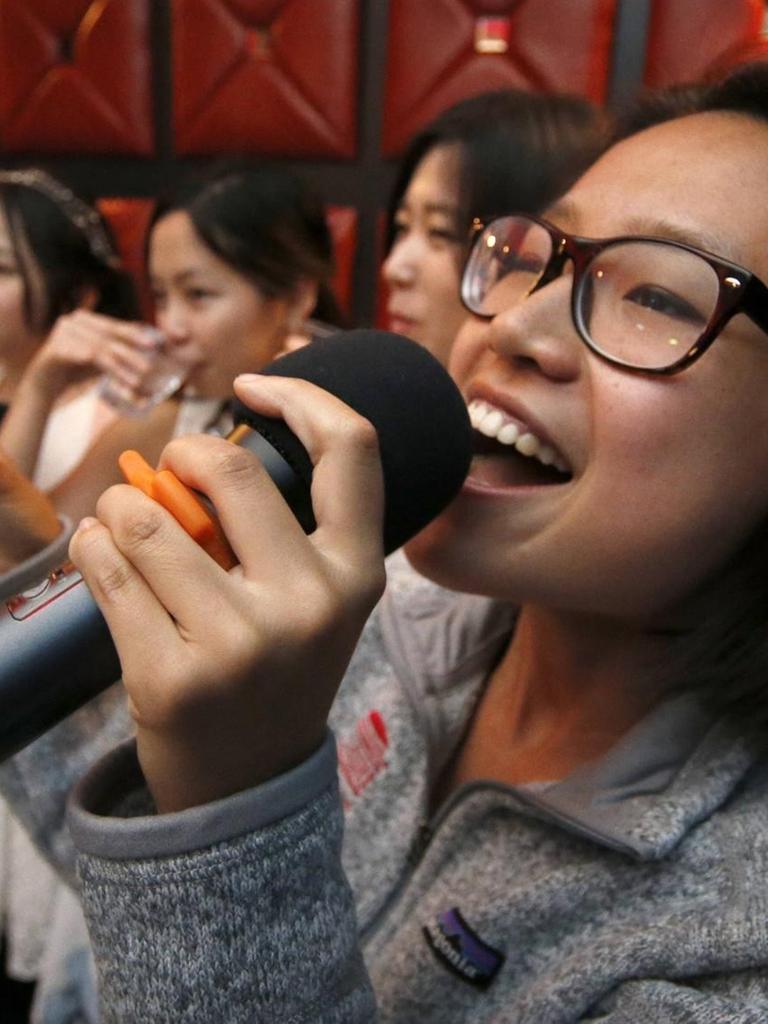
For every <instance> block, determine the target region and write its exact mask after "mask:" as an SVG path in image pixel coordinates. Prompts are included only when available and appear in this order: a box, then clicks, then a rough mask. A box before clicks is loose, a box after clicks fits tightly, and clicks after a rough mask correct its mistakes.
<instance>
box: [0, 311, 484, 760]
mask: <svg viewBox="0 0 768 1024" xmlns="http://www.w3.org/2000/svg"><path fill="white" fill-rule="evenodd" d="M261 372H262V373H265V374H275V375H279V376H284V377H299V378H303V379H304V380H308V381H311V382H312V383H314V384H317V385H319V386H320V387H321V388H323V389H324V390H326V391H329V392H330V393H331V394H333V395H336V396H337V397H338V398H340V399H341V400H342V401H343V402H345V403H346V404H347V405H349V406H350V407H351V408H353V409H354V410H356V411H357V412H359V413H360V414H361V415H363V416H365V417H366V419H368V420H370V422H371V423H372V424H373V426H374V427H375V428H376V432H377V434H378V439H379V450H380V454H381V463H382V469H383V475H384V493H385V511H384V549H385V551H386V553H389V552H391V551H394V550H395V549H396V548H398V547H400V546H401V545H402V544H404V543H405V541H407V540H408V539H409V538H410V537H412V536H414V535H415V534H416V533H418V532H419V530H421V529H422V528H423V527H424V526H426V525H427V523H429V522H430V521H431V520H432V519H434V517H435V516H436V515H437V514H438V513H439V512H440V511H441V510H442V509H443V508H444V507H445V506H446V505H447V504H448V503H449V502H450V501H451V499H452V498H453V497H454V496H455V495H456V494H457V493H458V491H459V489H460V488H461V485H462V483H463V481H464V478H465V476H466V474H467V470H468V469H469V462H470V459H471V454H472V442H471V428H470V424H469V418H468V416H467V410H466V406H465V404H464V401H463V399H462V397H461V395H460V394H459V391H458V389H457V388H456V386H455V384H454V383H453V381H452V380H451V378H450V377H449V376H448V374H447V373H446V371H445V370H444V369H443V367H442V366H441V364H440V363H439V362H438V361H437V360H436V359H435V358H434V357H433V356H432V355H430V353H428V352H427V351H426V349H423V348H422V347H421V346H419V345H416V344H415V343H414V342H412V341H408V340H407V339H405V338H402V337H400V336H399V335H396V334H389V333H387V332H385V331H349V332H344V333H340V334H336V335H333V336H331V337H328V338H321V339H319V340H317V341H314V342H312V343H311V344H310V345H307V346H306V347H305V348H302V349H299V350H298V351H296V352H292V353H290V354H289V355H286V356H283V357H281V358H280V359H278V360H276V361H275V362H274V363H271V364H270V365H269V366H268V367H266V368H265V369H264V370H262V371H261ZM234 415H235V422H236V423H237V424H238V425H237V426H236V427H235V429H234V430H233V431H232V433H231V434H230V435H229V440H230V441H233V443H235V444H239V445H242V446H244V447H247V448H249V449H250V450H251V451H253V452H255V454H256V455H258V457H259V458H260V459H261V460H262V462H263V463H264V465H265V467H266V469H267V472H268V473H269V475H270V477H271V478H272V480H273V481H274V482H275V484H276V485H277V487H278V489H279V490H280V492H281V494H282V495H283V497H284V498H285V500H286V501H287V503H288V505H289V506H290V508H291V510H292V511H293V512H294V514H295V515H296V517H297V519H298V521H299V522H300V523H301V525H302V527H303V529H304V530H305V531H306V532H307V533H311V532H312V530H314V528H315V525H316V524H315V521H314V516H313V513H312V503H311V500H310V485H311V480H312V465H311V463H310V460H309V456H308V455H307V453H306V451H305V449H304V447H303V446H302V445H301V443H300V441H299V440H298V438H297V437H296V436H295V435H294V434H293V433H292V432H291V431H290V430H289V429H288V427H287V426H286V425H285V423H283V422H282V421H281V420H275V419H271V418H268V417H264V416H260V415H258V414H256V413H254V412H253V411H252V410H250V409H248V408H246V407H245V406H244V405H242V404H241V403H239V402H235V405H234ZM120 674H121V672H120V662H119V660H118V657H117V652H116V650H115V647H114V643H113V641H112V637H111V635H110V632H109V629H108V628H107V624H106V622H105V620H104V618H103V617H102V615H101V612H100V611H99V609H98V606H97V605H96V602H95V601H94V600H93V598H92V596H91V594H90V591H89V590H88V588H87V586H86V585H85V582H84V580H83V578H82V576H81V575H80V573H79V572H78V571H77V570H76V569H75V568H74V566H72V565H71V564H69V565H65V566H62V567H61V568H59V569H56V570H54V571H53V572H51V573H49V574H48V575H47V576H46V577H45V578H44V579H42V580H41V581H40V582H39V584H37V585H35V586H33V587H30V588H28V589H27V590H25V591H24V592H23V593H22V594H18V595H16V596H15V597H11V598H9V599H7V600H6V601H5V602H4V603H3V604H1V605H0V760H4V759H5V758H7V757H10V756H11V755H12V754H15V753H16V752H17V751H18V750H21V748H22V747H24V746H26V745H27V744H28V743H30V742H31V741H32V740H34V739H36V738H37V737H38V736H40V735H41V734H42V733H43V732H45V731H46V730H47V729H50V728H51V727H52V726H53V725H55V724H56V723H57V722H58V721H60V720H61V719H62V718H64V717H65V716H66V715H68V714H70V713H71V712H73V711H75V710H76V709H77V708H79V707H81V706H82V705H83V704H85V703H86V702H87V701H89V700H90V699H91V698H92V697H95V696H96V694H98V693H100V692H101V691H102V690H104V689H106V687H108V686H110V685H111V684H112V683H113V682H115V681H116V680H117V679H119V678H120Z"/></svg>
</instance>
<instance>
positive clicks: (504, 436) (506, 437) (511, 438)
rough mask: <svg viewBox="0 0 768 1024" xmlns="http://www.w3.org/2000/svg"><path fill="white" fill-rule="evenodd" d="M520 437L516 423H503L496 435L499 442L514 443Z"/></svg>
mask: <svg viewBox="0 0 768 1024" xmlns="http://www.w3.org/2000/svg"><path fill="white" fill-rule="evenodd" d="M518 437H520V428H519V427H518V425H517V424H516V423H505V424H504V426H503V427H502V428H501V430H500V431H499V432H498V434H497V435H496V440H497V441H499V442H500V443H501V444H514V443H515V441H516V440H517V439H518Z"/></svg>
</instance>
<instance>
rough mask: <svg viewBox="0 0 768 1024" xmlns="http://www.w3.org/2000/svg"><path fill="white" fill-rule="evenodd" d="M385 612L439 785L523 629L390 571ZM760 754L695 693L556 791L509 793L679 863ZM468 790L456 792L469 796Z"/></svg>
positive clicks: (644, 854) (395, 559)
mask: <svg viewBox="0 0 768 1024" xmlns="http://www.w3.org/2000/svg"><path fill="white" fill-rule="evenodd" d="M387 568H388V585H387V592H386V595H385V597H384V598H383V600H382V603H381V606H380V609H379V614H380V620H381V626H382V633H383V637H384V642H385V645H386V649H387V654H388V656H389V658H390V660H391V663H392V666H393V668H394V671H395V673H396V675H397V677H398V679H399V681H400V682H401V684H402V686H403V688H404V690H405V691H406V693H407V694H408V695H409V697H410V699H411V702H412V704H413V706H414V709H415V710H416V712H417V715H418V717H419V720H420V723H421V727H422V730H423V734H424V738H425V741H426V744H427V750H428V764H429V771H430V776H431V779H432V780H433V781H434V780H435V779H436V778H437V776H438V775H439V774H440V771H441V770H442V768H443V767H444V766H445V764H446V763H447V761H448V760H449V758H450V757H451V754H452V753H453V751H454V750H455V748H456V745H457V744H458V743H459V741H460V739H461V736H462V735H463V732H464V730H465V728H466V726H467V723H468V720H469V716H470V715H471V712H472V710H473V708H474V705H475V703H476V701H477V699H478V697H479V695H480V693H481V691H482V688H483V686H484V685H485V681H486V679H487V677H488V674H489V672H490V670H491V669H492V667H493V665H494V664H495V662H496V660H497V659H498V658H499V657H500V656H501V654H502V653H503V650H504V648H505V646H506V643H507V641H508V638H509V635H510V633H511V631H512V629H513V628H514V622H515V609H514V608H513V607H511V606H509V605H503V604H500V603H498V602H494V601H491V600H489V599H488V598H484V597H477V596H473V595H467V594H456V593H453V592H451V591H448V590H444V589H443V588H441V587H438V586H437V585H435V584H433V583H431V582H429V581H428V580H425V579H424V578H423V577H420V576H418V574H416V573H415V572H414V571H413V570H412V569H411V568H410V566H409V565H408V563H407V561H406V559H405V557H404V556H403V555H402V554H401V553H398V554H397V555H394V556H392V557H391V558H390V559H389V561H388V567H387ZM756 756H757V750H756V748H755V745H754V744H751V743H750V742H748V741H747V740H746V739H745V738H744V737H743V736H742V735H740V734H739V732H738V731H737V730H736V729H735V728H734V726H733V725H732V724H731V723H730V722H728V721H725V720H716V719H715V718H714V717H713V716H712V714H711V713H710V712H708V711H706V710H705V709H704V708H703V707H702V706H701V704H700V702H699V701H698V700H697V699H696V697H695V696H694V695H692V694H683V695H678V696H675V697H673V698H670V699H669V700H667V701H665V702H664V703H663V704H661V705H660V706H659V707H657V708H656V709H655V710H654V711H652V712H651V713H650V714H649V715H647V716H646V717H645V718H644V719H642V721H640V722H638V723H637V724H636V725H635V726H634V727H633V728H632V729H630V730H629V731H628V732H627V733H626V734H625V735H624V736H623V737H622V738H621V740H619V742H618V743H616V744H615V745H614V746H613V747H612V748H611V750H609V751H608V753H607V754H605V755H604V756H602V757H601V758H599V759H598V760H596V761H592V762H589V763H588V764H586V765H584V766H582V767H581V768H579V769H578V770H577V771H575V772H574V773H573V774H571V775H570V776H568V777H567V778H566V779H563V780H562V781H560V782H556V783H554V784H552V785H549V786H546V787H542V788H539V787H526V786H520V787H510V786H503V787H499V788H503V789H504V790H505V791H507V792H509V793H512V794H514V795H515V797H516V798H517V799H518V800H519V802H520V803H521V804H522V805H524V807H525V808H526V810H527V811H528V812H529V813H531V814H532V815H534V816H536V817H540V818H545V819H548V820H554V821H557V822H558V823H559V824H560V825H561V826H562V827H564V828H566V829H568V830H569V831H572V832H575V833H578V834H579V835H582V836H585V837H588V838H591V839H593V840H594V841H596V842H599V843H601V844H602V845H605V846H608V847H610V848H612V849H615V850H619V851H621V852H624V853H626V854H628V855H630V856H632V857H635V858H637V859H640V860H655V859H660V858H662V857H665V856H668V855H669V854H670V853H671V852H672V851H673V850H674V849H675V847H676V846H677V845H678V844H679V843H680V842H681V841H682V839H683V838H684V837H685V836H686V835H687V834H688V832H689V831H690V830H691V829H692V828H693V827H694V826H695V825H696V824H697V823H698V822H700V821H703V820H705V819H706V818H708V817H709V816H710V815H711V814H712V813H713V812H714V811H715V810H716V809H717V808H718V807H719V806H720V805H721V804H723V803H724V802H725V801H727V800H728V798H729V796H730V795H731V793H732V792H733V790H734V789H735V787H736V786H737V785H738V784H739V783H740V782H741V781H742V779H743V778H744V776H745V775H746V774H747V772H748V771H749V769H750V768H751V766H752V765H753V764H754V762H755V759H756ZM460 795H461V794H460V792H459V793H457V794H456V796H457V798H460Z"/></svg>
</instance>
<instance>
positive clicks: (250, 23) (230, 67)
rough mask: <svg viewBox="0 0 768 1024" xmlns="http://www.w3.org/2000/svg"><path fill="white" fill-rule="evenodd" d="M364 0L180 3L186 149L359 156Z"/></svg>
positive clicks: (177, 43)
mask: <svg viewBox="0 0 768 1024" xmlns="http://www.w3.org/2000/svg"><path fill="white" fill-rule="evenodd" d="M358 6H359V4H358V0H173V40H174V49H173V53H174V72H173V93H174V106H175V140H176V149H177V151H178V152H179V153H219V152H226V151H230V152H231V151H233V150H234V151H241V152H242V151H247V152H254V151H255V152H259V153H266V154H271V155H276V156H335V157H352V156H354V153H355V129H356V124H355V119H356V113H357V64H358V31H359V25H358V21H359V18H358Z"/></svg>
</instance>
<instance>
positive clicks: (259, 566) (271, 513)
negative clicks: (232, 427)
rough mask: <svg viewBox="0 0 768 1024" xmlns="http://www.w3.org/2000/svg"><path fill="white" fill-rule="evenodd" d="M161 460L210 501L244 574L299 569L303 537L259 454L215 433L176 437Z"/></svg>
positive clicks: (264, 574)
mask: <svg viewBox="0 0 768 1024" xmlns="http://www.w3.org/2000/svg"><path fill="white" fill-rule="evenodd" d="M160 466H161V467H162V468H164V469H170V470H172V472H173V473H174V474H175V475H176V476H177V477H178V478H179V479H180V480H182V481H183V482H184V483H185V484H186V485H187V486H188V487H192V488H194V489H195V490H198V491H202V492H203V494H206V495H207V496H208V497H209V498H210V500H211V501H212V502H213V504H214V506H215V508H216V514H217V515H218V517H219V520H220V522H221V525H222V527H223V530H224V533H225V534H226V537H227V540H228V541H229V543H230V545H231V546H232V549H233V551H234V552H235V555H236V557H237V560H238V562H240V564H241V566H242V570H243V574H244V575H245V577H246V579H250V580H262V581H264V580H265V579H266V578H270V577H272V576H273V575H274V574H287V573H289V572H291V571H292V570H293V569H298V568H299V567H300V565H301V563H302V559H303V558H304V557H306V555H305V548H306V538H305V535H304V532H303V530H302V529H301V527H300V526H299V524H298V522H297V521H296V519H295V517H294V516H293V514H292V513H291V512H290V510H289V509H288V507H287V505H286V503H285V501H284V500H283V498H282V496H281V495H280V493H279V491H278V490H277V488H276V487H275V486H274V484H273V483H272V481H271V480H270V479H269V477H268V475H267V473H266V470H265V469H264V467H263V466H262V464H261V462H260V461H259V460H258V458H257V457H256V456H255V455H253V454H252V453H251V452H249V451H246V450H245V449H244V448H239V447H238V446H237V445H234V444H232V443H231V442H229V441H226V440H224V439H223V438H220V437H210V436H207V435H202V436H193V437H181V438H177V439H176V440H175V441H172V442H171V443H170V444H169V445H167V446H166V448H165V450H164V452H163V456H162V458H161V460H160Z"/></svg>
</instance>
